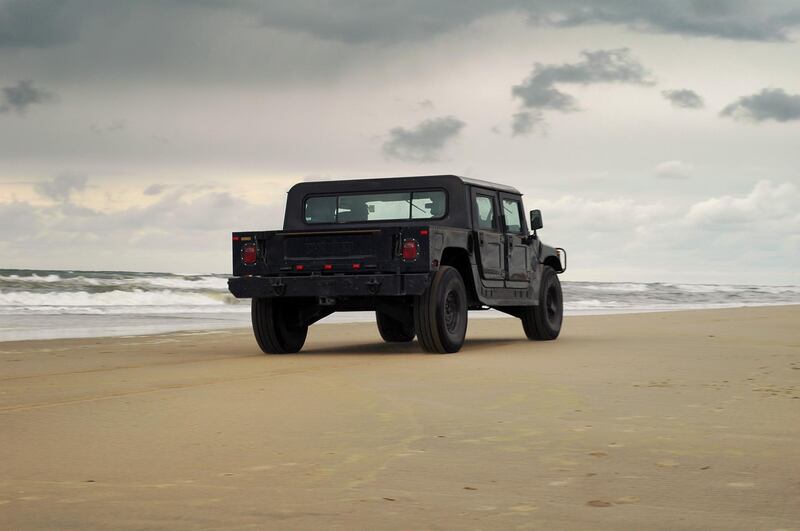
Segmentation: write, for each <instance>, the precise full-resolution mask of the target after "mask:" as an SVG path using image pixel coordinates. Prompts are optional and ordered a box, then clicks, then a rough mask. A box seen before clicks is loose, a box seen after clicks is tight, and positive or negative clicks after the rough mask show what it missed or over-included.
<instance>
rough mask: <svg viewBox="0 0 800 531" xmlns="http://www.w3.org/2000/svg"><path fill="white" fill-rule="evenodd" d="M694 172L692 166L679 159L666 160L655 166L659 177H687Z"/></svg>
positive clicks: (656, 174)
mask: <svg viewBox="0 0 800 531" xmlns="http://www.w3.org/2000/svg"><path fill="white" fill-rule="evenodd" d="M693 174H694V166H693V165H691V164H688V163H686V162H683V161H681V160H666V161H664V162H662V163H660V164H658V165H657V166H656V167H655V176H656V177H658V178H659V179H688V178H689V177H691V176H692V175H693Z"/></svg>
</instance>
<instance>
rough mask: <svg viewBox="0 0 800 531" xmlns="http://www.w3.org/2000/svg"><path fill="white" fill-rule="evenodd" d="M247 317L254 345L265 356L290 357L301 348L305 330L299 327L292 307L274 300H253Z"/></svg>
mask: <svg viewBox="0 0 800 531" xmlns="http://www.w3.org/2000/svg"><path fill="white" fill-rule="evenodd" d="M250 316H251V317H252V320H253V333H254V334H255V336H256V342H258V346H259V347H260V348H261V350H262V351H264V353H265V354H290V353H293V352H299V351H300V349H301V348H303V344H304V343H305V342H306V335H307V334H308V326H306V325H301V324H299V322H300V315H299V311H298V309H297V307H296V306H294V305H292V304H290V303H287V302H286V301H282V300H276V299H253V301H252V303H251V305H250Z"/></svg>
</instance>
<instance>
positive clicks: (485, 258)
mask: <svg viewBox="0 0 800 531" xmlns="http://www.w3.org/2000/svg"><path fill="white" fill-rule="evenodd" d="M472 229H473V231H474V234H475V240H476V242H475V243H476V248H477V251H478V256H479V257H480V261H479V263H480V266H481V277H483V278H484V279H489V280H503V279H504V269H505V268H504V266H505V264H504V255H505V252H504V247H505V246H504V243H503V234H502V232H501V226H500V216H499V214H498V202H497V192H493V191H491V190H484V189H482V188H472Z"/></svg>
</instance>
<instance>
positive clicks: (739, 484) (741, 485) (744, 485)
mask: <svg viewBox="0 0 800 531" xmlns="http://www.w3.org/2000/svg"><path fill="white" fill-rule="evenodd" d="M755 486H756V484H755V483H751V482H749V481H734V482H732V483H728V487H731V488H734V489H749V488H751V487H755Z"/></svg>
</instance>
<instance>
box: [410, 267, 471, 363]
mask: <svg viewBox="0 0 800 531" xmlns="http://www.w3.org/2000/svg"><path fill="white" fill-rule="evenodd" d="M414 325H415V327H416V329H417V337H418V338H419V343H420V345H422V348H423V349H425V350H426V351H428V352H439V353H448V352H458V351H459V350H461V346H462V345H463V344H464V336H465V335H466V333H467V291H466V289H465V288H464V280H463V279H462V278H461V275H460V274H459V272H458V270H457V269H455V268H453V267H450V266H442V267H440V268H439V270H438V271H437V272H436V274H434V276H433V280H432V281H431V284H430V286H428V288H427V289H426V290H425V292H424V293H423V294H422V295H420V296H418V297H416V298H415V300H414Z"/></svg>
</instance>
